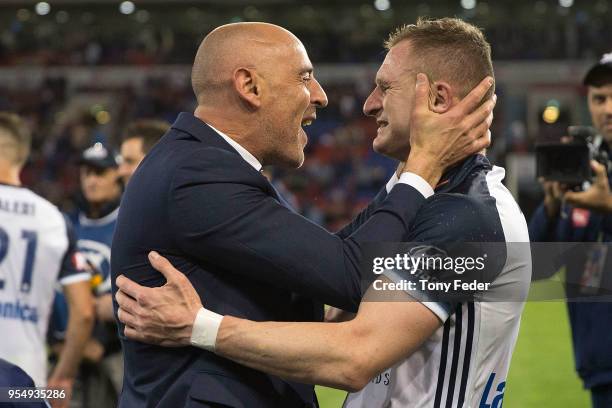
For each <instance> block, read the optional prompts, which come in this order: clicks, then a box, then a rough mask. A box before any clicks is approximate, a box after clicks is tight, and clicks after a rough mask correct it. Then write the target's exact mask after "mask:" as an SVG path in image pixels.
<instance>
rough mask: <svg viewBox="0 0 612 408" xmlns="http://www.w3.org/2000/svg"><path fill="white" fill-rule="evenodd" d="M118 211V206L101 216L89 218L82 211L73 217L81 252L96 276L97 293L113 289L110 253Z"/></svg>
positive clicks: (95, 286) (94, 281)
mask: <svg viewBox="0 0 612 408" xmlns="http://www.w3.org/2000/svg"><path fill="white" fill-rule="evenodd" d="M118 213H119V207H118V206H116V207H115V208H114V209H113V210H112V211H110V212H109V213H108V214H106V215H105V216H103V217H101V218H88V217H87V216H86V215H85V213H84V212H82V211H80V212H78V214H77V215H76V216H75V217H74V218H72V222H73V224H74V230H75V233H76V236H77V246H78V248H79V252H80V253H81V254H82V255H83V256H84V257H85V260H86V262H87V265H88V266H89V267H90V268H91V270H92V275H93V276H94V280H93V283H94V290H95V293H96V295H103V294H105V293H110V291H111V277H110V254H111V245H112V242H113V234H114V233H115V226H116V225H117V214H118Z"/></svg>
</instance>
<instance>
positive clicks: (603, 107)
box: [588, 81, 612, 143]
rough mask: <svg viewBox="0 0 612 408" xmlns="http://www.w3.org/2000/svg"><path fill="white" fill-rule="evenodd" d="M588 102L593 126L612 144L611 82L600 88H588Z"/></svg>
mask: <svg viewBox="0 0 612 408" xmlns="http://www.w3.org/2000/svg"><path fill="white" fill-rule="evenodd" d="M588 100H589V111H590V112H591V119H592V120H593V126H595V128H596V129H597V130H598V131H599V132H600V133H601V135H602V136H603V137H604V139H605V140H606V141H607V142H608V143H612V81H611V82H610V83H607V84H605V85H602V86H600V87H595V86H589V92H588Z"/></svg>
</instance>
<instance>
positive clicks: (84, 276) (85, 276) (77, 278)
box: [59, 272, 91, 286]
mask: <svg viewBox="0 0 612 408" xmlns="http://www.w3.org/2000/svg"><path fill="white" fill-rule="evenodd" d="M90 279H91V274H90V273H89V272H81V273H77V274H75V275H68V276H66V277H64V278H62V279H60V280H59V283H60V284H61V285H63V286H66V285H70V284H71V283H76V282H81V281H86V280H90Z"/></svg>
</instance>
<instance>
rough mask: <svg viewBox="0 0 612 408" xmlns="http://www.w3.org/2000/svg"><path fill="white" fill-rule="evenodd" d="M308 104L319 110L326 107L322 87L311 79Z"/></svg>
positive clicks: (325, 97) (325, 98)
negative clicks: (311, 85) (311, 84)
mask: <svg viewBox="0 0 612 408" xmlns="http://www.w3.org/2000/svg"><path fill="white" fill-rule="evenodd" d="M310 103H311V104H313V105H315V106H316V107H319V108H324V107H326V106H327V95H326V94H325V91H324V90H323V87H322V86H321V84H320V83H319V81H317V80H316V79H314V78H313V87H312V89H311V90H310Z"/></svg>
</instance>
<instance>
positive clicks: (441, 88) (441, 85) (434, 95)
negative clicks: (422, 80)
mask: <svg viewBox="0 0 612 408" xmlns="http://www.w3.org/2000/svg"><path fill="white" fill-rule="evenodd" d="M453 96H454V94H453V88H452V87H451V86H450V85H449V84H448V82H444V81H436V82H434V83H433V84H431V90H430V101H431V103H430V105H431V110H432V111H433V112H436V113H444V112H446V111H448V110H449V109H450V108H451V106H452V104H453Z"/></svg>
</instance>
